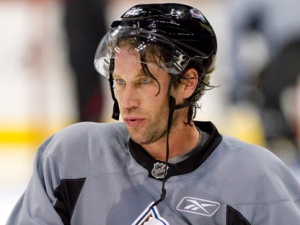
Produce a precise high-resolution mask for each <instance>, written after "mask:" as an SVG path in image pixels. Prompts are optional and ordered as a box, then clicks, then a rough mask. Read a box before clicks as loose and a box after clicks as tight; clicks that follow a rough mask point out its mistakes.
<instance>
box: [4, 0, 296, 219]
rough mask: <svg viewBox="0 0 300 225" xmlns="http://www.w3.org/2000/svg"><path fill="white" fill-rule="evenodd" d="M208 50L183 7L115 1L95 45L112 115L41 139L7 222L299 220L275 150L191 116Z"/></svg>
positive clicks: (199, 20) (202, 31) (209, 60)
mask: <svg viewBox="0 0 300 225" xmlns="http://www.w3.org/2000/svg"><path fill="white" fill-rule="evenodd" d="M216 52H217V42H216V36H215V33H214V30H213V28H212V27H211V25H210V23H209V22H208V21H207V19H206V18H205V17H204V15H203V14H202V13H201V12H200V11H199V10H197V9H195V8H193V7H190V6H187V5H182V4H144V5H136V6H134V7H132V8H131V9H129V10H128V11H126V12H125V13H124V14H123V16H122V18H121V20H120V21H115V22H113V23H112V25H111V29H110V31H109V32H108V33H107V34H106V36H105V37H104V38H103V39H102V40H101V42H100V44H99V47H98V49H97V52H96V56H95V67H96V69H97V71H98V72H99V73H100V74H101V75H104V76H107V77H108V78H109V81H110V85H111V94H112V98H113V100H114V101H115V105H114V109H113V117H114V118H115V119H118V117H119V114H120V113H121V115H122V119H123V122H122V123H121V122H116V123H107V124H99V123H79V124H75V125H72V126H70V127H68V128H66V129H64V130H62V131H60V132H58V133H56V134H54V135H53V136H52V137H50V138H49V139H48V140H46V141H45V142H44V143H43V144H42V145H41V147H40V148H39V150H38V152H37V155H36V159H35V163H34V171H33V175H32V178H31V180H30V182H29V185H28V188H27V189H26V191H25V193H24V194H23V196H22V197H21V198H20V200H19V202H18V203H17V205H16V206H15V208H14V210H13V212H12V214H11V216H10V218H9V220H8V223H7V224H8V225H18V224H26V225H28V224H30V225H41V224H72V225H83V224H84V225H96V224H97V225H99V224H101V225H105V224H109V225H110V224H113V225H118V224H120V225H121V224H122V225H124V224H132V225H137V224H140V225H141V224H144V225H146V224H148V225H149V224H156V225H158V224H160V225H161V224H164V225H167V224H171V225H182V224H194V225H196V224H197V225H198V224H205V225H215V224H219V225H221V224H224V225H225V224H226V225H241V224H245V225H249V224H252V225H274V224H276V225H287V224H299V223H300V184H299V182H298V180H297V179H296V178H295V176H294V175H293V174H291V172H290V171H289V170H288V168H287V167H286V166H285V165H284V164H283V162H282V161H280V160H279V159H278V158H277V157H276V156H274V155H273V154H272V153H271V152H270V151H268V150H266V149H264V148H262V147H259V146H254V145H250V144H247V143H244V142H241V141H239V140H237V139H235V138H232V137H228V136H225V135H221V134H220V133H219V132H218V130H217V128H216V127H215V126H214V125H213V124H212V123H211V122H197V121H193V118H194V115H195V110H196V108H197V101H198V100H199V98H200V97H201V96H202V95H203V93H204V91H205V90H207V89H210V88H211V86H210V84H209V74H210V73H211V72H212V70H213V65H214V60H215V56H216Z"/></svg>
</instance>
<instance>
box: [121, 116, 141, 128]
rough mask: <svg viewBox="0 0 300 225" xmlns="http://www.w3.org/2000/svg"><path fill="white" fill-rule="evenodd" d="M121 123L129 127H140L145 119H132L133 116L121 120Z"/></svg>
mask: <svg viewBox="0 0 300 225" xmlns="http://www.w3.org/2000/svg"><path fill="white" fill-rule="evenodd" d="M123 121H124V122H125V123H126V124H127V125H128V126H130V127H135V126H138V125H141V124H142V123H143V122H144V121H145V118H140V117H133V116H127V117H124V118H123Z"/></svg>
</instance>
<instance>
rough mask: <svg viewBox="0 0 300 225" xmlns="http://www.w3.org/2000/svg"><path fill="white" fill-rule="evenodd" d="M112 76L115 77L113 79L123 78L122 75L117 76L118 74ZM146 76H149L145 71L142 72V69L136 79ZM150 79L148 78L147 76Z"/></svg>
mask: <svg viewBox="0 0 300 225" xmlns="http://www.w3.org/2000/svg"><path fill="white" fill-rule="evenodd" d="M112 76H113V78H120V77H122V76H121V75H119V74H117V73H113V74H112ZM144 76H147V75H146V74H145V73H144V72H143V71H142V69H141V71H140V72H139V73H138V74H136V76H135V77H136V78H140V77H144ZM147 77H148V76H147Z"/></svg>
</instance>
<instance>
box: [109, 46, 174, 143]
mask: <svg viewBox="0 0 300 225" xmlns="http://www.w3.org/2000/svg"><path fill="white" fill-rule="evenodd" d="M151 61H152V62H151ZM147 63H148V69H149V71H150V73H151V74H152V75H153V76H154V77H155V78H156V79H157V81H158V82H159V84H160V89H159V84H158V83H157V82H156V81H155V80H154V79H153V78H151V77H149V76H147V75H146V74H145V73H144V71H143V70H142V66H141V62H140V55H139V54H138V53H137V52H136V51H134V50H132V49H129V48H128V47H122V49H121V52H120V53H116V55H115V67H114V72H113V78H114V87H115V88H114V92H115V96H116V98H117V100H118V103H119V107H120V111H121V114H122V118H123V121H124V123H125V125H126V127H127V129H128V131H129V134H130V136H131V138H132V139H133V140H134V141H135V142H137V143H139V144H141V145H147V144H151V143H154V142H156V141H158V140H159V139H161V138H163V137H165V135H166V128H167V119H168V113H169V111H168V108H169V107H168V100H167V90H168V84H169V81H170V75H169V74H168V73H167V72H166V71H164V70H162V69H159V68H158V66H157V65H156V64H155V63H154V60H151V58H150V59H148V61H147ZM149 64H151V65H149Z"/></svg>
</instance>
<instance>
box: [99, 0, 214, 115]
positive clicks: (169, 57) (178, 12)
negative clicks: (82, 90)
mask: <svg viewBox="0 0 300 225" xmlns="http://www.w3.org/2000/svg"><path fill="white" fill-rule="evenodd" d="M126 43H127V44H130V46H132V47H133V49H134V50H135V51H136V52H138V53H139V54H140V55H144V56H145V55H147V54H154V55H155V56H157V58H158V59H159V60H157V61H155V62H147V61H146V60H141V61H139V62H140V63H142V64H145V65H147V66H151V65H154V66H158V67H160V68H161V69H164V70H165V71H167V72H168V73H169V74H170V75H171V76H174V77H173V79H171V81H172V82H174V80H175V79H174V78H175V77H177V78H178V76H180V75H181V74H182V73H183V72H184V71H185V69H186V68H187V67H188V65H189V64H190V63H191V62H196V63H197V64H198V65H201V67H203V71H206V70H207V68H209V67H210V66H211V64H212V62H213V58H214V57H215V55H216V51H217V41H216V36H215V33H214V31H213V29H212V27H211V25H210V24H209V22H208V21H207V19H206V18H205V17H204V15H203V14H202V13H201V12H200V11H199V10H197V9H195V8H193V7H190V6H187V5H182V4H172V3H167V4H142V5H136V6H134V7H132V8H130V9H129V10H127V11H126V12H125V13H124V14H123V15H122V17H121V20H118V21H114V22H113V23H112V24H111V28H110V30H109V31H108V32H107V33H106V35H105V36H104V37H103V38H102V40H101V42H100V44H99V46H98V48H97V51H96V54H95V60H94V65H95V69H96V70H97V71H98V72H99V73H100V74H101V75H103V76H105V77H107V78H109V82H110V86H111V95H112V99H113V100H114V102H115V103H114V108H113V116H112V117H113V118H114V119H117V120H118V118H119V106H118V102H117V100H116V98H115V95H114V91H113V77H112V73H113V71H114V61H115V59H116V57H118V58H119V59H120V58H121V56H120V55H122V54H117V53H121V51H122V48H121V46H122V45H124V44H126ZM142 58H144V59H145V58H147V57H141V59H142ZM121 59H122V60H124V61H126V60H128V59H126V58H121ZM201 74H202V73H201ZM201 74H199V75H201ZM202 75H203V76H201V77H200V78H199V83H198V86H197V88H196V91H195V93H194V94H195V95H196V94H197V93H199V92H203V90H204V87H203V82H208V80H209V76H206V75H205V74H202ZM196 92H197V93H196ZM187 105H189V104H184V105H183V106H176V108H183V107H186V106H187Z"/></svg>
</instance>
